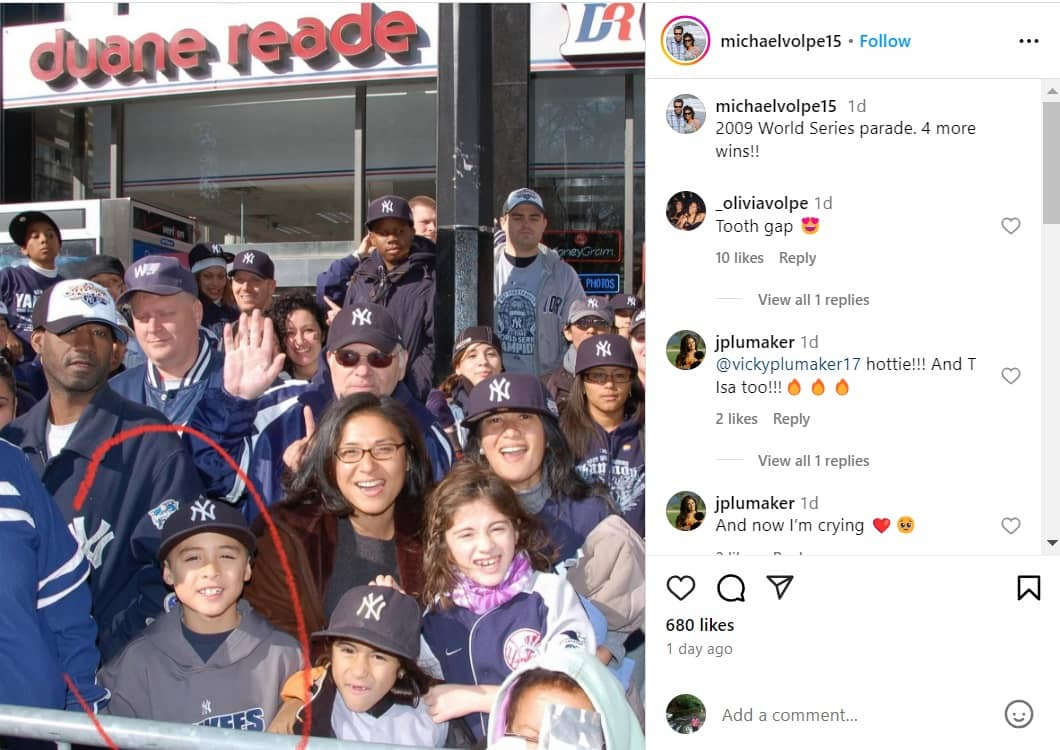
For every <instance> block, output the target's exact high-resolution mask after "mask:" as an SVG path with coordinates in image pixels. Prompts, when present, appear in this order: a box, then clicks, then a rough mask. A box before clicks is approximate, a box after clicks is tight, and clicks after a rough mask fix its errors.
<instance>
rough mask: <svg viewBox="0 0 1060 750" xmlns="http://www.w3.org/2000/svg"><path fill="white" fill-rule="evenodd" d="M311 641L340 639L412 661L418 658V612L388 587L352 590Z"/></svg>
mask: <svg viewBox="0 0 1060 750" xmlns="http://www.w3.org/2000/svg"><path fill="white" fill-rule="evenodd" d="M313 637H314V638H341V639H344V640H350V641H358V642H360V643H367V644H368V645H369V646H373V647H374V648H377V649H379V650H380V651H386V652H387V653H388V654H393V655H394V656H402V657H404V658H406V659H412V660H413V661H415V660H416V659H417V658H418V657H419V654H420V608H419V605H417V604H416V600H415V599H413V598H412V597H411V596H409V595H408V594H403V593H401V592H400V591H398V590H397V589H395V588H391V587H390V586H354V587H353V588H352V589H350V590H349V591H347V592H346V593H345V594H343V595H342V598H341V599H339V603H338V604H336V605H335V609H334V611H332V613H331V619H330V620H328V626H327V628H325V629H324V630H318V631H317V632H315V633H313Z"/></svg>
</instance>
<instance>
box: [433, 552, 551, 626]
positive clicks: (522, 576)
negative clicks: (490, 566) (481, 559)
mask: <svg viewBox="0 0 1060 750" xmlns="http://www.w3.org/2000/svg"><path fill="white" fill-rule="evenodd" d="M533 574H534V570H533V568H531V567H530V555H528V554H527V553H526V552H525V551H523V552H520V553H518V554H517V555H516V556H515V557H514V558H512V564H511V565H509V566H508V572H507V573H505V574H504V579H503V580H502V581H501V582H500V583H498V584H497V585H496V586H483V585H482V584H481V583H478V582H477V581H473V580H471V579H470V578H468V577H467V576H466V575H464V574H463V573H457V574H456V586H454V587H453V591H452V593H451V594H450V595H449V596H450V598H451V599H452V600H453V604H455V605H456V606H458V607H464V608H465V609H470V610H471V611H472V612H474V613H475V614H476V615H484V614H486V613H487V612H489V611H490V610H491V609H496V608H497V607H499V606H501V605H502V604H504V603H505V602H507V601H508V600H509V599H511V598H512V597H513V596H515V595H516V594H518V593H519V592H520V591H522V590H523V589H524V588H525V587H526V582H527V581H529V580H530V576H532V575H533Z"/></svg>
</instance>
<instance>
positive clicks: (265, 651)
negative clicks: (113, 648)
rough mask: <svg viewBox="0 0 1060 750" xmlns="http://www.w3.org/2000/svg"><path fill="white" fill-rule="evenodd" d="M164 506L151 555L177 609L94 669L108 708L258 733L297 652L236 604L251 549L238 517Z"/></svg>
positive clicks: (208, 503) (209, 505) (218, 508)
mask: <svg viewBox="0 0 1060 750" xmlns="http://www.w3.org/2000/svg"><path fill="white" fill-rule="evenodd" d="M173 506H174V508H175V510H174V511H173V512H172V513H171V515H169V517H168V518H166V519H164V524H165V525H164V526H163V527H162V542H161V546H160V547H159V550H158V558H159V560H160V561H162V577H163V579H164V580H165V582H166V583H167V584H168V585H170V586H172V587H173V590H174V592H175V593H176V598H177V599H178V600H179V601H180V603H179V605H177V606H174V607H173V608H172V609H170V610H169V611H167V612H166V613H165V614H163V615H162V616H161V617H159V618H158V619H157V620H156V621H155V622H153V623H152V624H151V625H150V626H149V627H148V628H147V630H145V631H144V633H143V634H142V635H141V636H140V637H139V638H137V639H135V640H134V641H132V642H131V643H129V645H128V646H126V647H125V649H124V650H123V651H122V652H121V654H119V655H118V656H117V657H115V658H114V659H112V660H111V661H110V662H109V663H107V665H106V666H104V668H103V669H102V670H101V671H100V673H99V680H100V682H101V683H102V684H103V685H104V686H106V687H107V688H109V689H110V691H111V702H110V711H111V713H112V714H115V715H117V716H132V717H135V718H141V719H154V720H156V721H175V722H180V723H192V724H203V725H207V726H215V727H224V728H227V729H243V730H247V731H257V732H261V731H264V730H265V727H267V726H268V724H269V722H270V721H272V718H273V716H274V715H275V714H276V712H277V711H278V710H279V707H280V687H281V686H282V685H283V683H284V680H286V679H287V677H288V676H289V675H290V674H292V673H293V672H296V671H298V670H299V669H301V667H302V653H301V648H300V647H299V646H298V643H297V642H296V641H295V640H294V639H293V638H291V637H290V636H289V635H287V634H285V633H282V632H280V631H279V630H276V629H275V628H274V627H272V626H271V625H270V624H269V623H268V622H267V621H266V620H265V619H264V618H263V617H261V616H260V615H258V614H257V613H256V612H254V610H253V609H251V607H250V605H249V604H247V603H246V602H244V601H241V599H240V597H241V596H242V594H243V584H244V583H246V582H247V581H249V580H250V575H251V569H250V559H251V555H252V554H253V553H254V548H255V543H254V535H253V534H252V533H251V531H250V529H249V528H248V526H247V523H246V520H245V519H244V518H243V515H242V513H240V512H239V511H237V510H236V509H235V508H233V507H232V506H230V505H228V504H226V503H223V502H215V501H213V500H209V499H206V498H200V499H198V500H196V501H195V502H193V503H191V504H189V505H185V506H182V507H181V506H178V505H177V503H176V502H175V501H174V503H173Z"/></svg>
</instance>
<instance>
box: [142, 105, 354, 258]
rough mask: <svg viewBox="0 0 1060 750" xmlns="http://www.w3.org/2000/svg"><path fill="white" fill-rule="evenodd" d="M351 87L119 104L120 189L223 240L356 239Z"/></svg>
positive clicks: (266, 241)
mask: <svg viewBox="0 0 1060 750" xmlns="http://www.w3.org/2000/svg"><path fill="white" fill-rule="evenodd" d="M353 108H354V93H353V91H352V90H351V89H350V88H349V87H345V88H337V87H336V88H327V89H325V88H314V89H312V90H297V91H287V92H284V93H273V92H246V93H244V92H240V93H224V94H214V95H209V96H197V97H171V98H169V99H162V100H155V101H151V102H138V101H137V102H130V103H127V104H126V105H125V132H126V142H125V156H124V159H125V161H124V164H125V194H126V195H129V196H131V197H133V198H137V199H139V200H142V201H145V202H147V203H151V204H154V205H156V206H159V207H160V208H165V209H168V210H170V211H174V212H176V213H179V214H182V215H185V216H189V217H194V218H195V219H196V220H197V222H198V225H199V229H200V232H201V234H202V238H203V239H209V240H212V241H215V242H222V243H229V244H231V243H241V242H256V243H270V242H285V243H286V242H306V241H335V240H347V241H350V240H353V239H354V236H355V234H356V232H355V230H354V228H353V225H352V209H351V206H352V204H353V179H354V155H353V147H352V142H353V137H352V128H351V122H352V120H353Z"/></svg>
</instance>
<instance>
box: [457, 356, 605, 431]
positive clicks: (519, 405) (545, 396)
mask: <svg viewBox="0 0 1060 750" xmlns="http://www.w3.org/2000/svg"><path fill="white" fill-rule="evenodd" d="M583 346H584V344H583ZM509 411H516V412H531V413H533V414H542V415H545V416H549V417H552V418H553V419H556V418H557V417H559V409H558V408H557V407H556V402H555V401H554V400H553V399H552V396H551V395H550V394H549V392H548V389H547V388H545V386H544V384H543V383H542V382H541V381H540V380H538V379H537V376H535V375H531V374H530V373H528V372H520V373H505V372H502V373H499V374H497V375H491V376H490V377H488V378H486V379H485V380H483V381H482V382H480V383H479V384H478V385H476V386H475V387H474V388H472V389H471V395H470V396H468V403H467V416H466V417H464V424H465V425H469V424H474V423H475V422H478V421H479V420H480V419H482V418H483V417H487V416H489V415H490V414H499V413H501V412H509Z"/></svg>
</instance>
